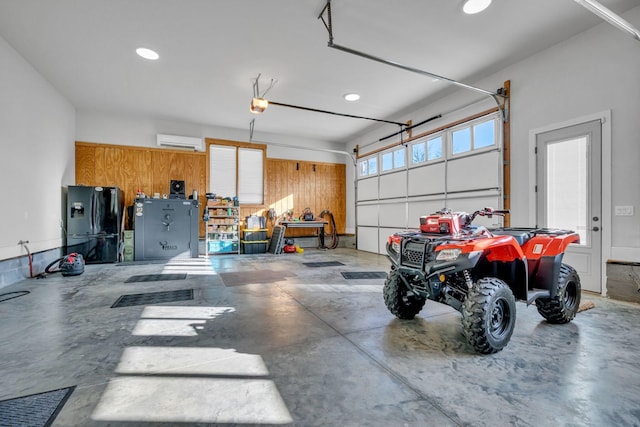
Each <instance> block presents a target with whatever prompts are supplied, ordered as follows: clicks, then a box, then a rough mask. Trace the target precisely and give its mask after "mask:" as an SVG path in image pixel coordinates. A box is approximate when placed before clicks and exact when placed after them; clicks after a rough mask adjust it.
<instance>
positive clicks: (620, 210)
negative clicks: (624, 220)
mask: <svg viewBox="0 0 640 427" xmlns="http://www.w3.org/2000/svg"><path fill="white" fill-rule="evenodd" d="M615 214H616V216H633V206H616V208H615Z"/></svg>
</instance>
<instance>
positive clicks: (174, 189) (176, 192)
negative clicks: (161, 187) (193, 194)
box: [169, 179, 186, 199]
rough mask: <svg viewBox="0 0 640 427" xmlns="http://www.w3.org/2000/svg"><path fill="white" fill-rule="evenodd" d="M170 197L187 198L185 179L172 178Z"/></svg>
mask: <svg viewBox="0 0 640 427" xmlns="http://www.w3.org/2000/svg"><path fill="white" fill-rule="evenodd" d="M169 198H170V199H185V198H186V197H185V192H184V181H178V180H175V179H172V180H171V187H170V188H169Z"/></svg>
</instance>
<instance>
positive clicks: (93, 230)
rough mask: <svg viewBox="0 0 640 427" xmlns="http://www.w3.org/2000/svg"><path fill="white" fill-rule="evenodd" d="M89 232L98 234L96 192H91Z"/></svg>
mask: <svg viewBox="0 0 640 427" xmlns="http://www.w3.org/2000/svg"><path fill="white" fill-rule="evenodd" d="M89 234H92V235H95V234H96V192H95V191H92V192H91V232H90V233H89Z"/></svg>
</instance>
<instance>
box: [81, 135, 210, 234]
mask: <svg viewBox="0 0 640 427" xmlns="http://www.w3.org/2000/svg"><path fill="white" fill-rule="evenodd" d="M206 160H207V156H206V154H205V153H199V152H188V151H180V150H170V149H162V148H145V147H131V146H122V145H106V144H94V143H88V142H76V184H77V185H101V186H104V187H107V186H117V187H120V189H121V190H122V191H123V192H124V198H125V206H130V205H132V204H133V200H134V199H135V197H136V193H137V191H138V189H140V190H141V191H142V192H144V193H145V194H146V195H147V197H152V196H153V194H154V193H160V194H161V195H162V194H169V186H170V184H171V180H172V179H175V180H180V181H184V184H185V191H186V193H187V197H188V196H189V195H190V194H191V193H192V191H193V190H196V191H197V192H198V198H199V199H200V204H201V205H202V204H203V203H204V202H205V200H206V199H205V196H204V195H205V193H206V186H207V183H206V173H207V172H206V165H207V161H206ZM201 213H202V212H201ZM200 235H201V236H204V223H202V224H201V225H200Z"/></svg>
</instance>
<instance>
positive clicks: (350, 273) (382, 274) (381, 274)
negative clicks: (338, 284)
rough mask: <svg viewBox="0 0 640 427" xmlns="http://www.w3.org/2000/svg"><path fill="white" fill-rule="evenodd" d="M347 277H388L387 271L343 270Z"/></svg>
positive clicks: (343, 275) (343, 274)
mask: <svg viewBox="0 0 640 427" xmlns="http://www.w3.org/2000/svg"><path fill="white" fill-rule="evenodd" d="M340 274H342V277H344V278H345V279H386V278H387V273H385V272H384V271H342V272H340Z"/></svg>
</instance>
